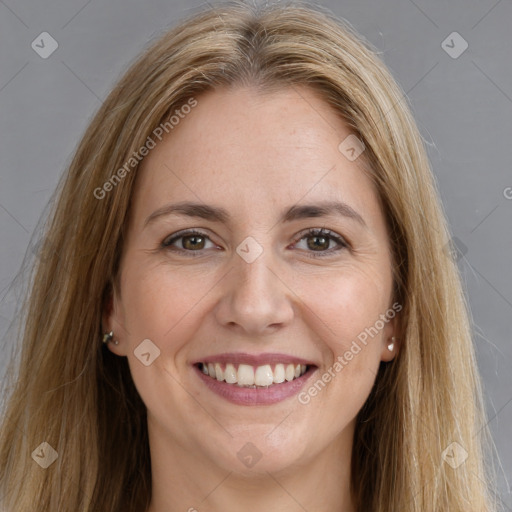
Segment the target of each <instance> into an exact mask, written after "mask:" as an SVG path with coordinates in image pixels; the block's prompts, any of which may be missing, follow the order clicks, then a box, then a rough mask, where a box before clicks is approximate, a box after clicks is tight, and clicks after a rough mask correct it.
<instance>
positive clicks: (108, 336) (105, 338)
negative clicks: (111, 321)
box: [102, 331, 119, 345]
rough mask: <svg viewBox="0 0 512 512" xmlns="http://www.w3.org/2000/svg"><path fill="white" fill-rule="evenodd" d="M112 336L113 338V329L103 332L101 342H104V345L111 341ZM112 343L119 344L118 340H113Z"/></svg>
mask: <svg viewBox="0 0 512 512" xmlns="http://www.w3.org/2000/svg"><path fill="white" fill-rule="evenodd" d="M113 338H114V331H110V332H106V333H105V334H103V339H102V341H103V343H105V345H107V344H108V343H110V342H111V341H112V339H113ZM114 345H119V341H118V340H115V341H114Z"/></svg>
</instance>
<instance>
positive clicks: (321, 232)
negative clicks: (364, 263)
mask: <svg viewBox="0 0 512 512" xmlns="http://www.w3.org/2000/svg"><path fill="white" fill-rule="evenodd" d="M171 236H172V235H171ZM187 236H201V237H204V238H207V239H208V240H210V237H209V236H208V235H206V234H205V233H202V232H201V231H197V230H195V229H186V230H183V231H179V232H178V233H175V235H174V236H172V238H169V237H167V238H165V239H164V240H163V241H162V243H161V247H162V249H168V250H170V251H177V252H183V253H189V254H187V256H191V257H193V258H194V257H198V256H201V255H202V251H203V250H205V249H200V250H198V251H190V250H187V249H182V248H176V247H172V246H171V244H173V243H174V242H176V240H179V239H180V238H185V237H187ZM313 236H322V237H328V238H330V239H331V240H334V241H335V242H337V243H338V244H339V245H338V247H337V248H333V249H328V250H326V251H318V252H316V251H306V252H308V253H310V254H308V257H310V258H325V257H327V256H329V255H331V254H332V253H334V252H337V251H340V250H342V249H348V248H349V247H350V246H349V244H348V243H347V242H346V241H345V240H344V239H343V237H341V236H340V235H338V234H337V233H334V232H333V231H330V230H329V229H325V228H321V229H318V228H310V229H308V230H306V231H303V232H302V233H300V234H299V236H298V238H296V239H295V241H294V242H293V243H294V244H296V243H298V242H300V241H301V240H302V239H303V238H308V237H313ZM315 252H316V254H315ZM194 253H198V254H194ZM311 253H313V254H311Z"/></svg>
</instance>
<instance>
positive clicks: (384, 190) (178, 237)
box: [0, 3, 494, 512]
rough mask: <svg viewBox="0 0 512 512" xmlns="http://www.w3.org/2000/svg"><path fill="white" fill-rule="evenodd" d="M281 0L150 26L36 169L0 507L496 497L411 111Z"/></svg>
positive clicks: (369, 68) (441, 505) (455, 505)
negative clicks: (74, 130) (59, 167)
mask: <svg viewBox="0 0 512 512" xmlns="http://www.w3.org/2000/svg"><path fill="white" fill-rule="evenodd" d="M403 98H404V95H403V93H402V92H401V91H400V89H399V88H398V86H397V85H396V84H395V82H394V81H393V80H392V78H391V77H390V75H389V73H388V71H387V70H386V69H385V67H384V66H383V64H382V63H381V62H380V61H379V60H378V59H377V57H376V56H375V52H374V51H373V50H372V49H371V48H369V46H368V45H367V44H366V43H364V42H363V41H361V39H360V38H358V36H357V35H356V34H354V33H353V32H352V31H351V29H350V28H349V27H347V26H346V25H344V24H342V23H341V22H340V21H339V20H336V19H334V18H333V17H332V16H330V15H329V14H326V13H323V12H321V11H319V10H318V9H317V10H314V9H312V8H309V7H307V6H304V5H301V4H292V5H288V6H285V7H282V6H278V5H276V6H270V7H265V8H255V7H248V6H246V5H244V4H239V3H238V4H222V5H218V6H216V7H212V8H209V9H207V10H205V11H204V12H202V13H199V14H197V15H196V16H194V17H192V18H191V19H189V20H187V21H186V22H184V23H182V24H181V25H180V26H179V27H177V28H175V29H173V30H171V31H170V32H169V33H167V34H166V35H164V36H163V37H162V38H161V39H160V40H159V41H157V42H156V43H155V44H154V45H153V46H151V47H150V48H149V49H148V50H147V51H145V52H144V54H143V55H142V56H141V57H140V58H139V59H138V60H137V62H135V63H134V64H133V65H132V67H131V68H130V69H129V70H128V72H127V73H126V74H125V75H124V77H123V78H122V79H121V80H120V82H119V83H118V85H117V86H116V87H115V89H114V90H113V92H112V93H111V94H110V95H109V97H108V98H107V100H106V101H105V103H104V105H103V106H102V107H101V109H100V111H99V112H98V114H97V115H96V117H95V118H94V120H93V121H92V123H91V125H90V126H89V128H88V130H87V131H86V133H85V135H84V137H83V140H82V142H81V144H80V146H79V147H78V150H77V153H76V156H75V158H74V160H73V161H72V163H71V166H70V168H69V171H68V172H67V174H66V175H65V177H64V179H63V180H62V182H61V184H60V186H59V188H58V190H57V192H56V194H57V199H56V204H55V209H54V211H53V212H52V215H51V219H50V222H49V223H48V228H47V231H46V234H45V238H44V243H43V246H42V251H43V254H44V255H46V256H45V257H43V258H40V259H39V264H38V266H37V268H36V272H35V279H34V282H33V287H32V290H31V293H30V295H29V297H28V306H27V312H26V324H25V329H24V332H23V339H22V347H23V352H22V358H21V362H20V371H19V375H18V376H17V379H16V382H15V383H14V385H13V389H12V392H11V393H10V396H9V400H8V402H7V404H6V415H5V420H4V423H3V425H2V438H1V443H0V461H1V469H0V482H1V484H0V488H1V489H2V493H3V494H2V497H3V505H4V508H5V509H6V510H9V511H14V510H16V511H25V510H26V511H28V510H34V506H35V505H34V503H37V510H38V511H50V510H52V511H53V510H59V511H73V512H76V511H83V512H85V511H137V512H146V511H147V512H161V511H164V510H165V511H171V510H172V511H178V510H189V511H193V510H198V511H201V510H211V511H217V510H239V509H243V510H248V511H253V510H254V511H256V510H279V511H295V510H326V511H335V510H336V511H339V512H342V511H344V512H345V511H346V512H354V511H373V512H391V511H397V510H400V511H402V510H407V511H413V512H420V511H421V512H427V511H430V512H434V511H436V512H437V511H440V510H446V511H448V510H449V511H450V512H454V511H463V510H464V511H467V510H472V511H478V512H483V511H486V512H487V511H491V510H494V509H493V505H492V504H491V500H490V498H489V493H488V484H487V482H488V477H487V475H486V470H485V467H484V461H483V459H484V452H483V441H484V440H485V439H484V437H483V436H484V434H485V432H486V431H485V428H482V426H483V425H485V419H484V414H483V410H482V405H481V389H480V383H479V377H478V374H477V370H476V365H475V360H474V354H473V348H472V343H471V334H470V329H469V324H468V319H467V311H466V306H465V302H464V299H463V294H462V291H461V285H460V282H459V278H458V274H457V271H456V267H455V265H454V263H453V261H452V259H451V258H450V257H449V251H447V250H446V248H447V247H449V235H448V230H447V227H446V222H445V219H444V217H443V214H442V208H441V205H440V203H439V199H438V194H437V191H436V188H435V184H434V180H433V177H432V174H431V171H430V168H429V163H428V161H427V158H426V154H425V151H424V148H423V145H422V140H421V137H420V135H419V133H418V130H417V128H416V126H415V124H414V121H413V119H412V117H411V114H410V113H409V110H408V108H407V107H406V105H405V102H404V101H403Z"/></svg>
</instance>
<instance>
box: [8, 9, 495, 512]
mask: <svg viewBox="0 0 512 512" xmlns="http://www.w3.org/2000/svg"><path fill="white" fill-rule="evenodd" d="M247 84H250V85H256V86H257V87H259V88H260V89H261V90H272V89H274V88H281V87H294V86H299V85H301V86H307V87H311V88H313V89H314V90H316V91H318V92H319V93H320V94H321V95H322V97H323V98H324V100H325V101H326V102H327V103H328V104H329V105H330V106H331V107H332V108H333V109H335V111H337V112H338V113H339V115H340V117H341V118H342V119H343V120H344V121H345V122H346V123H347V124H348V126H349V127H350V129H351V130H352V131H353V133H355V134H356V135H357V136H359V137H360V139H361V140H362V141H363V142H364V145H365V148H366V149H365V151H364V153H363V155H362V159H363V161H364V162H365V163H366V168H367V170H368V172H369V173H370V175H371V177H372V180H373V181H374V183H375V185H376V187H377V190H378V192H379V195H380V199H381V201H382V205H383V209H384V212H385V216H386V220H387V222H388V225H389V227H390V233H391V240H390V242H391V246H392V250H393V260H394V267H393V273H394V277H395V300H397V301H398V302H399V303H400V304H402V305H403V310H402V313H401V318H400V326H401V339H402V344H401V350H400V353H399V355H398V357H397V358H395V360H394V361H393V362H392V363H382V364H381V367H380V369H379V373H378V376H377V379H376V382H375V386H374V388H373V390H372V392H371V395H370V397H369V398H368V400H367V402H366V403H365V405H364V407H363V408H362V410H361V411H360V413H359V415H358V418H357V426H356V433H355V438H354V450H353V461H352V479H351V485H352V491H353V496H354V500H355V503H356V505H357V509H358V511H360V512H366V511H370V510H371V511H372V512H394V511H408V512H439V511H449V512H458V511H460V512H462V511H464V512H467V511H468V510H471V511H473V512H489V511H491V510H494V505H492V499H491V493H490V492H489V488H490V487H489V483H488V482H489V476H488V474H487V473H488V470H487V469H486V467H487V464H486V463H484V455H485V453H486V451H485V450H486V448H485V445H484V444H483V441H485V439H486V436H485V434H486V429H485V417H484V411H483V406H482V391H481V385H480V381H479V376H478V372H477V367H476V362H475V356H474V351H473V346H472V339H471V331H470V324H469V321H468V316H469V315H468V309H467V304H466V302H465V299H464V293H463V289H462V286H461V282H460V278H459V274H458V271H457V267H456V265H455V263H454V261H453V258H452V257H451V256H450V254H451V253H450V251H449V250H447V249H448V248H449V240H450V237H449V233H448V229H447V226H446V221H445V216H444V213H443V210H442V206H441V204H440V202H439V199H438V191H437V188H436V184H435V180H434V178H433V175H432V172H431V169H430V166H429V162H428V160H427V156H426V152H425V149H424V146H423V141H422V138H421V136H420V134H419V132H418V129H417V127H416V125H415V123H414V120H413V118H412V116H411V114H410V111H409V108H408V106H407V101H406V98H405V95H404V93H403V92H402V91H401V89H400V88H399V87H398V86H397V84H396V83H395V82H394V80H393V79H392V77H391V76H390V74H389V72H388V71H387V70H386V68H385V67H384V65H383V64H382V63H381V62H380V60H379V58H378V57H377V56H376V51H375V49H373V47H371V45H369V44H368V43H367V42H366V41H364V40H362V39H361V37H360V36H358V35H357V34H355V33H354V31H353V30H352V28H351V27H350V25H348V24H347V23H345V22H343V21H340V20H338V19H336V18H335V17H334V16H332V15H331V14H329V13H328V12H326V11H324V10H322V9H320V8H318V7H317V8H311V7H308V6H307V5H304V4H301V3H289V4H287V5H282V4H281V5H280V4H276V5H270V6H265V7H256V6H248V5H246V4H244V3H239V2H235V3H224V4H220V5H216V6H215V7H211V8H208V9H206V10H204V11H201V12H197V13H195V14H194V16H191V17H190V18H189V19H188V20H186V21H185V22H182V23H181V24H180V25H179V26H178V27H176V28H174V29H173V30H171V31H169V32H167V33H165V34H164V35H163V37H161V38H160V39H159V40H158V41H156V43H154V44H152V45H151V46H150V47H149V48H147V49H146V50H145V51H144V52H143V54H142V55H141V56H140V57H139V58H138V59H137V60H136V61H135V62H134V63H133V64H132V65H131V67H130V68H129V69H128V71H127V72H126V73H125V74H124V76H123V77H122V79H121V80H120V81H119V82H118V84H117V85H116V87H115V88H114V89H113V91H112V92H111V93H110V95H109V96H108V98H107V99H106V100H105V102H104V103H103V105H102V106H101V108H100V109H99V111H98V112H97V114H96V116H95V117H94V119H93V120H92V122H91V123H90V125H89V127H88V128H87V130H86V132H85V134H84V136H83V138H82V140H81V142H80V144H79V146H78V148H77V151H76V154H75V156H74V158H73V160H72V162H71V164H70V166H69V169H68V171H67V173H65V175H64V176H63V178H62V180H61V182H60V183H59V186H58V188H57V190H56V192H55V196H54V198H55V200H54V206H53V209H52V211H51V212H50V215H49V217H48V221H47V222H46V225H45V230H44V236H43V238H42V245H41V251H42V254H44V255H45V257H40V258H38V259H37V261H36V263H35V265H34V269H33V279H32V282H31V288H30V290H29V292H28V293H27V299H26V308H25V309H24V310H23V316H22V321H23V329H20V335H19V341H20V346H21V357H20V360H19V361H17V362H16V363H14V360H13V363H12V364H13V365H14V364H16V368H17V369H18V370H17V371H12V375H11V380H10V382H9V387H8V388H6V390H8V398H7V399H6V401H5V404H4V419H3V423H2V430H1V438H0V497H1V498H2V499H3V501H2V502H0V505H1V506H3V507H4V508H5V509H6V510H8V511H9V512H14V511H16V512H24V511H27V512H28V511H32V510H34V507H36V508H37V510H38V511H39V512H50V511H52V512H53V511H56V510H58V511H59V512H93V511H94V512H103V511H105V512H106V511H109V512H111V511H119V512H121V511H122V512H129V511H133V512H144V511H145V510H146V508H147V507H148V504H149V501H150V498H151V467H150V459H149V443H148V434H147V426H146V410H145V406H144V404H143V402H142V400H141V398H140V397H139V395H138V393H137V391H136V389H135V386H134V384H133V381H132V379H131V375H130V372H129V368H128V365H127V360H126V358H120V357H117V356H114V355H113V354H112V353H111V352H110V351H108V350H107V349H105V348H104V347H103V346H102V343H101V342H100V337H101V334H102V332H101V320H102V312H103V309H104V307H105V304H106V301H107V300H108V298H109V296H110V294H111V292H112V290H113V289H114V288H118V286H119V282H118V277H119V273H118V271H119V262H120V256H121V254H122V251H123V240H124V237H125V231H126V225H127V223H126V219H127V216H128V213H129V211H130V210H129V207H130V200H131V197H132V194H133V190H134V183H135V178H136V175H137V166H135V167H134V168H133V169H131V170H130V171H129V172H126V173H124V175H123V179H122V181H121V182H120V183H116V185H115V186H113V187H110V188H111V189H112V190H109V192H108V193H107V194H104V197H102V198H101V199H98V198H97V196H98V194H97V193H96V194H95V190H96V191H97V190H98V187H102V186H103V184H104V183H106V182H107V181H108V180H109V179H111V176H112V175H113V173H115V172H116V171H117V170H118V169H120V168H122V167H123V165H124V164H125V162H126V161H128V160H129V159H130V157H131V156H132V155H133V154H134V153H135V152H137V151H138V150H139V148H141V147H142V146H143V145H144V143H145V142H146V141H147V138H148V136H150V134H151V133H152V131H153V130H154V129H155V127H157V126H159V125H160V124H161V123H162V122H164V121H165V120H167V119H168V118H169V116H170V115H172V114H173V112H174V111H175V109H176V108H179V107H180V106H182V105H184V104H185V103H186V102H187V101H188V100H189V99H190V98H191V97H194V98H199V96H200V94H201V93H202V92H204V91H206V90H211V89H214V88H216V87H222V86H236V85H247ZM171 136H172V135H171ZM340 142H341V141H340ZM5 396H7V391H6V393H5ZM43 441H45V442H47V443H48V444H49V445H50V446H51V447H53V449H55V451H56V452H57V454H58V458H57V460H56V461H55V462H54V463H53V464H52V465H51V466H50V467H48V468H47V469H42V468H41V467H40V466H39V465H38V464H36V463H35V462H34V460H32V457H31V453H32V451H33V450H34V449H36V447H38V446H39V445H40V443H41V442H43ZM452 443H457V444H456V445H453V444H452ZM450 446H451V448H453V447H454V446H455V448H456V450H458V452H457V453H459V454H460V453H462V454H464V453H467V458H466V460H465V461H464V462H463V463H462V464H461V465H460V466H458V467H452V465H450V464H448V463H447V462H446V457H443V454H445V453H446V452H445V450H446V449H448V450H450V449H451V448H450ZM461 449H462V450H463V451H461ZM464 451H465V452H464ZM462 458H464V457H462Z"/></svg>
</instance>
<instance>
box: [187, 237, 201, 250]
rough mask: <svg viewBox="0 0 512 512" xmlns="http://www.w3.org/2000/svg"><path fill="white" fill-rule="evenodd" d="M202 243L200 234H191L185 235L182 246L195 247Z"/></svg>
mask: <svg viewBox="0 0 512 512" xmlns="http://www.w3.org/2000/svg"><path fill="white" fill-rule="evenodd" d="M198 240H199V242H198ZM202 243H204V240H203V237H202V236H197V235H191V236H187V237H185V238H184V239H183V246H184V247H185V249H197V248H198V246H200V245H201V244H202ZM187 245H188V247H187ZM199 248H200V249H201V248H202V247H199Z"/></svg>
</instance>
